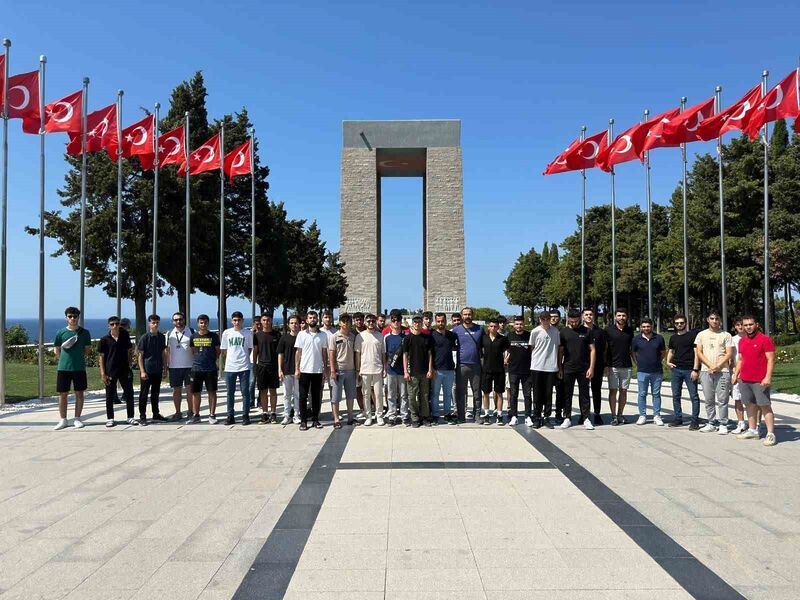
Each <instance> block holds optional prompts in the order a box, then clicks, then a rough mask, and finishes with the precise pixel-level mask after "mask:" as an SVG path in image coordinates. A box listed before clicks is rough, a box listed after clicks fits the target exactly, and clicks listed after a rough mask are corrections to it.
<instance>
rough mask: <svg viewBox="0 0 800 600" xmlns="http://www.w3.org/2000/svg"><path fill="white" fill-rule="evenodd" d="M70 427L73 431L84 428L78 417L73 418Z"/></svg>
mask: <svg viewBox="0 0 800 600" xmlns="http://www.w3.org/2000/svg"><path fill="white" fill-rule="evenodd" d="M72 426H73V427H74V428H75V429H83V428H84V427H86V426H85V425H84V424H83V421H81V419H80V417H75V419H74V420H73V421H72Z"/></svg>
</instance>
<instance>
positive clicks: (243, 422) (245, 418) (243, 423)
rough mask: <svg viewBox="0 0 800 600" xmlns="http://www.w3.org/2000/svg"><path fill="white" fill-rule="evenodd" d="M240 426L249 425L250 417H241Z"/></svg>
mask: <svg viewBox="0 0 800 600" xmlns="http://www.w3.org/2000/svg"><path fill="white" fill-rule="evenodd" d="M242 425H250V417H248V416H247V415H245V416H243V417H242Z"/></svg>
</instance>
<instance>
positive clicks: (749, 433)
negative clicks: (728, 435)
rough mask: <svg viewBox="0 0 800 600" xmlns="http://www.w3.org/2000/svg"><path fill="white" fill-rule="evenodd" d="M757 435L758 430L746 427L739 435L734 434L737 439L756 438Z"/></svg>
mask: <svg viewBox="0 0 800 600" xmlns="http://www.w3.org/2000/svg"><path fill="white" fill-rule="evenodd" d="M758 437H759V435H758V432H757V431H756V430H755V429H748V430H747V431H743V432H742V433H740V434H739V435H737V436H736V439H737V440H757V439H758Z"/></svg>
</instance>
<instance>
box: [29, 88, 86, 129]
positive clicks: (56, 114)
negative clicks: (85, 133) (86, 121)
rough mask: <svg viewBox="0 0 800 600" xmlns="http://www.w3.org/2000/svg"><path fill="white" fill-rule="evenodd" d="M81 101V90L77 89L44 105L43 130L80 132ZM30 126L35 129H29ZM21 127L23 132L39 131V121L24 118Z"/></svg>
mask: <svg viewBox="0 0 800 600" xmlns="http://www.w3.org/2000/svg"><path fill="white" fill-rule="evenodd" d="M82 103H83V91H82V90H79V91H77V92H75V93H74V94H70V95H69V96H64V97H63V98H62V99H61V100H57V101H56V102H51V103H50V104H47V105H46V106H45V107H44V130H45V132H46V133H58V132H66V133H80V132H81V106H82ZM26 127H28V129H26ZM31 127H35V130H34V131H30V128H31ZM22 129H23V131H25V133H37V132H38V131H39V121H36V123H33V122H32V121H30V120H25V121H23V122H22Z"/></svg>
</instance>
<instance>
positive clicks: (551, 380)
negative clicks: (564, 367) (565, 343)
mask: <svg viewBox="0 0 800 600" xmlns="http://www.w3.org/2000/svg"><path fill="white" fill-rule="evenodd" d="M528 345H529V346H530V347H531V379H532V384H533V401H534V405H535V406H534V410H535V412H536V416H535V417H534V420H533V423H532V424H531V426H532V427H534V428H536V429H539V428H540V427H541V426H542V425H546V426H547V427H548V428H550V429H552V428H553V424H552V423H551V422H550V419H549V418H546V417H542V414H543V413H544V414H550V413H551V412H552V410H553V385H555V383H556V378H557V377H559V378H560V375H561V373H560V372H559V370H558V352H559V346H560V345H561V336H560V335H559V333H558V329H556V328H555V327H553V326H552V325H551V324H550V313H549V312H546V311H545V312H542V313H540V314H539V325H538V326H537V327H535V328H534V330H533V331H531V337H530V340H529V342H528Z"/></svg>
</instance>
